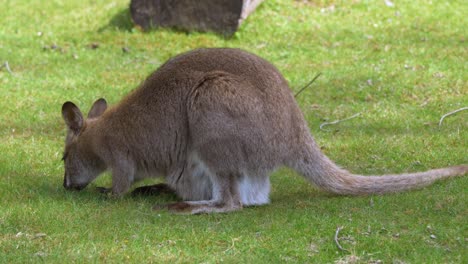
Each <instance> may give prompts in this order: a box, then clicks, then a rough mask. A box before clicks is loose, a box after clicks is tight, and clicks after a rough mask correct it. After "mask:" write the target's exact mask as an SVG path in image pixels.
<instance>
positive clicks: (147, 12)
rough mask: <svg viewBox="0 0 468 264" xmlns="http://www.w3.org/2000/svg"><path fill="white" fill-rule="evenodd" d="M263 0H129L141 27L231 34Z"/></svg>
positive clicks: (131, 9)
mask: <svg viewBox="0 0 468 264" xmlns="http://www.w3.org/2000/svg"><path fill="white" fill-rule="evenodd" d="M261 2H263V0H199V1H191V0H175V1H174V0H132V1H131V3H130V13H131V16H132V20H133V22H134V23H135V24H137V25H138V26H140V27H141V28H143V29H144V30H147V29H151V28H157V27H172V28H177V29H181V30H188V31H191V30H195V31H205V32H206V31H213V32H216V33H220V34H223V35H225V36H231V35H232V34H234V33H235V32H236V30H237V29H238V28H239V26H240V24H241V23H242V21H243V20H245V19H246V18H247V16H248V15H249V14H250V13H251V12H252V11H253V10H255V8H256V7H257V6H258V5H259V4H260V3H261Z"/></svg>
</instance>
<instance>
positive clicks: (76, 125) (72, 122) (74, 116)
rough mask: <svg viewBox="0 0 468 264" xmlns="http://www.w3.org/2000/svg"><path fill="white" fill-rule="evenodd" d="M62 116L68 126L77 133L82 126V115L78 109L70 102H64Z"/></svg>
mask: <svg viewBox="0 0 468 264" xmlns="http://www.w3.org/2000/svg"><path fill="white" fill-rule="evenodd" d="M62 117H63V120H65V124H67V126H68V128H69V129H70V130H71V131H73V133H75V135H78V134H79V133H80V130H81V128H82V127H83V115H82V114H81V111H80V109H79V108H78V107H77V106H76V105H75V104H74V103H72V102H65V103H64V104H63V106H62Z"/></svg>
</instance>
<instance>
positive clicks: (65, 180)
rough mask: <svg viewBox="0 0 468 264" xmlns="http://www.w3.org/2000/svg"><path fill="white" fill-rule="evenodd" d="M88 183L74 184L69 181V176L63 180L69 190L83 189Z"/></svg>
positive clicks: (64, 185)
mask: <svg viewBox="0 0 468 264" xmlns="http://www.w3.org/2000/svg"><path fill="white" fill-rule="evenodd" d="M86 185H87V184H81V185H79V184H72V183H70V182H68V181H67V178H66V177H65V179H64V180H63V187H64V188H65V189H67V190H69V191H81V190H83V189H84V188H85V187H86Z"/></svg>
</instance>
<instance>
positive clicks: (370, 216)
mask: <svg viewBox="0 0 468 264" xmlns="http://www.w3.org/2000/svg"><path fill="white" fill-rule="evenodd" d="M395 3H396V6H395V7H394V8H391V7H387V6H386V5H385V4H384V1H338V0H337V1H326V0H324V1H280V0H268V1H265V2H264V3H263V4H262V5H261V6H260V7H259V8H258V9H257V10H256V11H255V12H254V13H253V14H252V15H251V16H250V17H249V18H248V19H247V21H245V23H244V24H243V25H242V27H241V29H240V30H239V31H238V32H237V33H236V34H235V35H234V36H233V37H232V38H231V39H224V38H222V37H219V36H216V35H213V34H203V33H184V32H178V31H172V30H157V31H152V32H149V33H142V32H140V31H138V30H136V29H134V28H133V26H132V23H131V20H130V18H129V15H128V1H123V0H117V1H89V0H87V1H61V0H57V1H37V0H36V1H24V0H21V1H9V0H7V1H3V3H2V4H1V6H2V8H1V9H0V17H1V21H2V22H1V26H0V64H3V63H4V62H5V61H8V63H9V66H10V68H11V71H12V74H11V73H9V72H8V71H7V70H6V68H5V67H3V68H2V69H0V95H1V100H0V262H1V263H15V262H18V263H26V262H46V263H70V262H79V263H88V262H110V263H114V262H124V261H132V262H154V263H161V262H172V263H218V262H228V263H278V262H281V263H282V262H293V263H294V262H297V263H333V262H335V261H341V263H346V262H348V263H353V261H356V259H358V260H357V262H359V263H367V262H376V261H377V260H381V261H383V263H467V262H468V253H467V252H468V250H467V242H468V226H467V222H466V219H467V217H468V210H467V206H466V202H467V195H466V194H467V191H466V190H467V189H466V186H468V185H467V184H468V181H467V177H461V178H457V179H453V180H449V181H445V182H441V183H437V184H435V185H434V186H431V187H428V188H425V189H423V190H417V191H413V192H409V193H402V194H394V195H386V196H373V197H336V196H331V195H327V194H324V193H322V192H319V191H317V190H316V189H314V188H313V187H312V186H310V185H309V184H307V183H306V182H305V181H304V180H303V179H302V178H299V177H297V175H296V174H295V173H294V172H292V171H289V170H286V169H283V170H281V171H278V172H276V173H274V174H273V175H272V185H273V187H272V194H271V200H272V204H271V205H268V206H263V207H254V208H247V209H244V210H242V211H240V212H235V213H231V214H216V215H198V216H180V215H172V214H169V213H168V212H166V211H160V212H158V211H152V210H151V207H152V205H154V204H156V203H164V202H168V201H171V200H173V198H172V197H169V196H162V197H146V198H131V197H124V198H122V199H118V200H112V199H106V198H104V197H102V196H101V195H99V194H98V193H96V192H95V191H94V190H93V187H94V186H98V185H108V184H110V177H109V175H104V176H102V177H101V178H99V179H98V180H97V182H96V183H95V184H93V185H92V186H90V187H89V188H88V189H86V190H85V191H83V192H80V193H73V192H66V191H65V190H64V189H63V188H62V186H61V184H62V181H63V179H62V175H63V165H62V163H61V161H60V158H61V154H62V148H63V140H64V135H65V126H64V123H63V120H62V119H61V115H60V108H61V105H62V103H63V102H65V101H67V100H72V101H74V102H75V103H77V104H78V105H79V106H80V107H82V108H83V109H89V107H90V105H91V103H92V102H93V101H94V100H95V99H97V98H99V97H105V98H106V99H107V100H108V101H109V102H111V103H117V102H118V101H119V99H120V98H121V97H122V96H124V95H125V94H126V93H128V92H129V91H130V90H132V89H134V87H136V86H137V85H138V84H139V82H141V81H142V80H143V79H144V78H145V76H147V75H148V74H149V73H150V72H151V71H153V70H154V69H156V68H157V67H158V66H159V65H160V64H161V63H163V62H164V61H165V60H167V59H168V58H170V57H171V56H173V55H175V54H178V53H180V52H183V51H187V50H190V49H193V48H196V47H219V46H228V47H240V48H243V49H246V50H249V51H252V52H254V53H256V54H259V55H260V56H262V57H264V58H266V59H268V60H269V61H271V62H273V63H274V64H275V65H276V66H277V67H278V68H279V69H280V70H281V71H282V72H283V73H284V75H285V77H286V78H287V79H288V81H289V82H290V85H291V87H292V88H293V89H294V90H296V91H297V90H298V89H299V88H300V87H301V86H303V85H304V84H306V83H307V82H308V81H309V80H311V79H312V78H313V76H314V75H315V74H316V73H318V72H322V73H323V74H322V76H321V77H320V78H319V79H318V80H317V81H316V82H315V83H314V84H313V86H312V87H310V88H309V89H307V90H306V91H304V92H303V93H302V94H301V95H300V96H299V98H298V102H299V104H300V106H301V109H302V110H303V111H304V113H305V115H306V117H307V120H308V122H309V125H310V128H311V130H312V133H314V135H315V137H316V139H317V141H318V143H319V144H320V145H321V146H322V147H323V151H324V152H326V154H327V155H329V156H330V157H331V158H332V159H333V160H335V161H336V162H337V163H338V164H340V165H342V166H343V167H345V168H347V169H349V170H351V171H353V172H356V173H362V174H381V173H388V172H403V171H416V170H425V169H429V168H436V167H445V166H449V165H456V164H466V163H468V159H467V157H468V156H467V152H466V149H467V145H468V133H467V128H468V122H467V120H468V119H467V112H466V111H464V112H460V113H458V114H456V115H453V116H450V117H448V118H447V119H446V120H445V121H444V123H443V126H442V127H440V128H439V127H438V125H437V123H438V120H439V118H440V117H441V116H442V115H443V114H444V113H447V112H449V111H452V110H455V109H458V108H461V107H465V106H467V105H468V85H467V79H468V73H467V72H468V62H467V58H468V49H467V44H466V41H467V40H466V38H467V31H466V25H467V24H468V19H467V18H466V14H467V13H468V6H467V5H466V3H465V2H464V1H461V0H460V1H422V0H415V1H395ZM331 6H334V8H330V7H331ZM91 43H98V44H99V47H98V48H97V49H91V48H89V45H90V44H91ZM52 45H56V46H58V47H59V48H57V49H51V46H52ZM123 47H127V48H128V49H129V50H130V52H128V53H124V52H122V48H123ZM358 112H360V113H361V115H360V116H359V117H358V118H355V119H352V120H349V121H346V122H343V123H340V124H337V125H333V126H329V127H327V128H328V129H329V131H323V130H319V125H320V124H321V123H323V122H325V121H327V120H328V121H332V120H336V119H343V118H346V117H349V116H351V115H353V114H355V113H358ZM162 129H163V128H162ZM150 182H151V181H147V182H146V183H150ZM338 226H343V227H344V228H343V230H342V231H341V232H340V235H339V236H340V237H341V238H343V239H341V240H340V243H341V244H342V246H343V247H344V248H346V249H347V250H348V251H339V250H338V249H337V247H336V245H335V243H334V241H333V236H334V233H335V230H336V228H337V227H338ZM431 235H434V236H435V238H431Z"/></svg>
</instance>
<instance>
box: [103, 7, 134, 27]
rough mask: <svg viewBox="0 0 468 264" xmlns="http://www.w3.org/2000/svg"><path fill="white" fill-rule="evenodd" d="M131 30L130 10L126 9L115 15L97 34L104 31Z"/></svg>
mask: <svg viewBox="0 0 468 264" xmlns="http://www.w3.org/2000/svg"><path fill="white" fill-rule="evenodd" d="M132 29H133V22H132V17H131V15H130V9H129V8H128V7H127V8H125V9H123V10H120V11H119V12H118V13H117V14H115V15H114V16H113V17H112V18H111V19H110V20H109V23H108V24H107V25H105V26H103V27H101V28H99V29H98V32H103V31H105V30H120V31H131V30H132Z"/></svg>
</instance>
